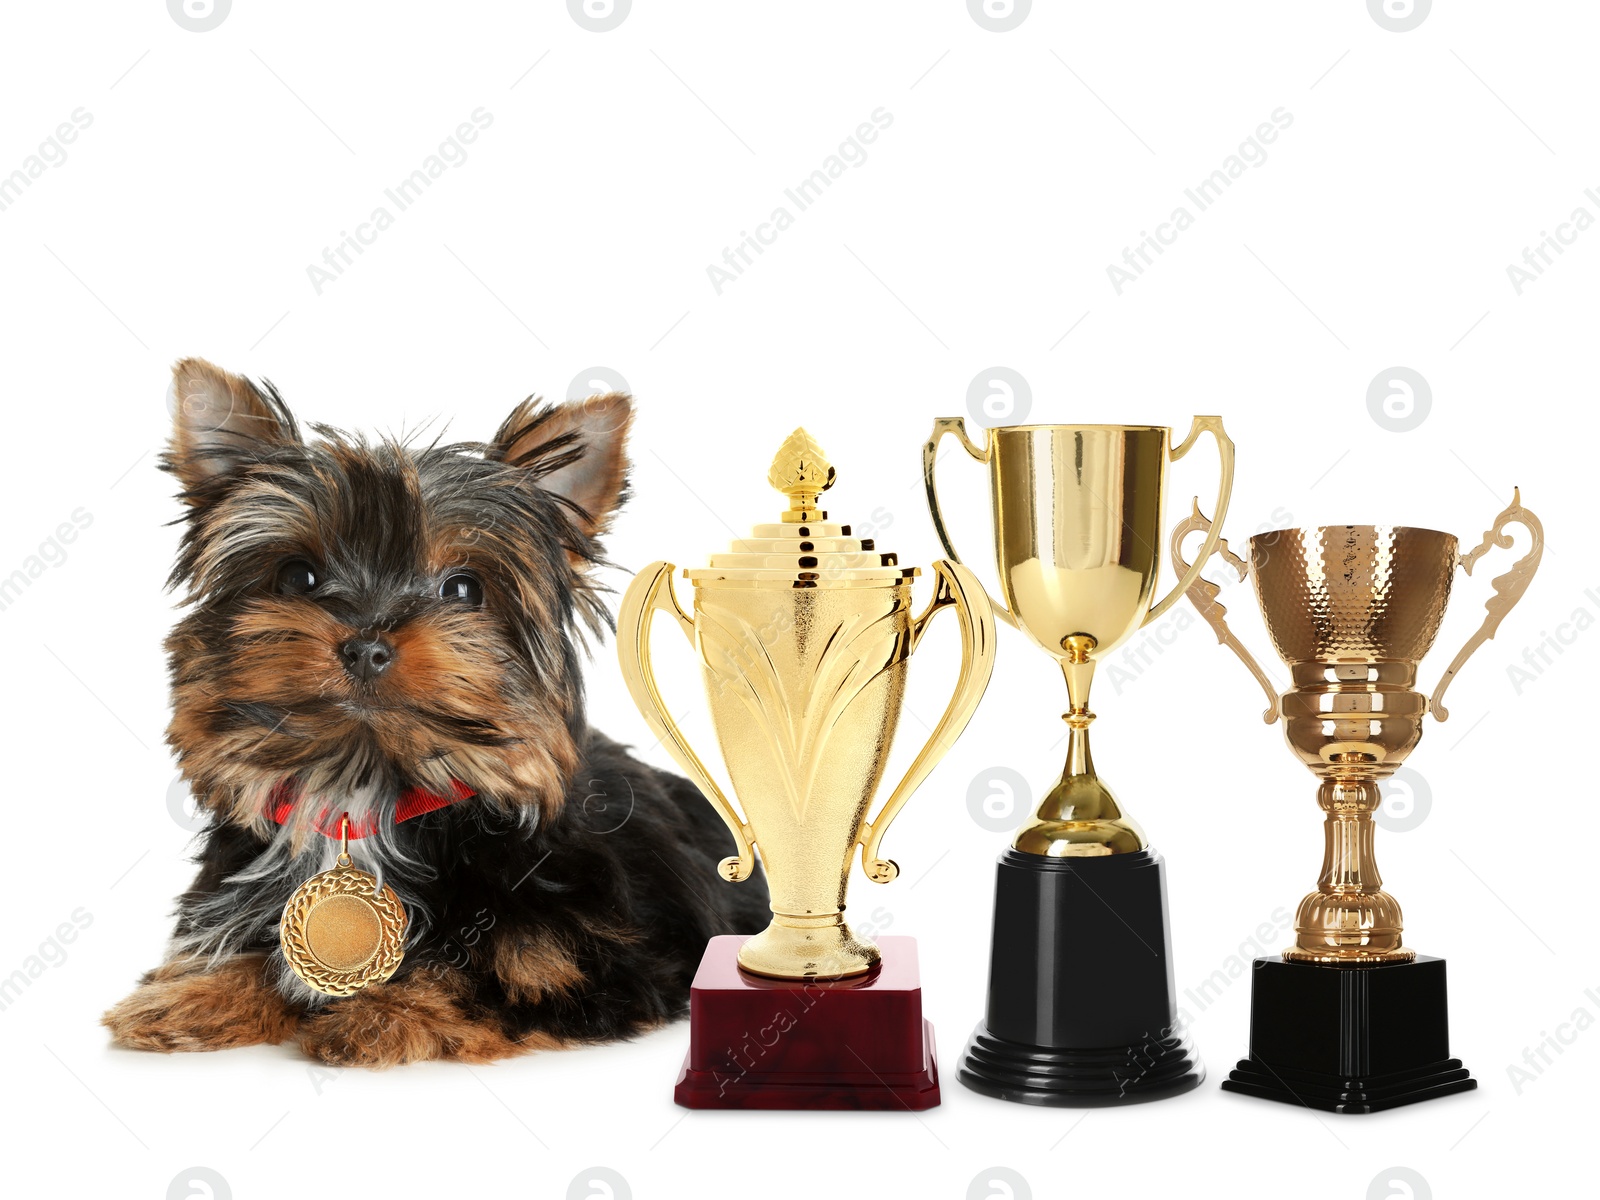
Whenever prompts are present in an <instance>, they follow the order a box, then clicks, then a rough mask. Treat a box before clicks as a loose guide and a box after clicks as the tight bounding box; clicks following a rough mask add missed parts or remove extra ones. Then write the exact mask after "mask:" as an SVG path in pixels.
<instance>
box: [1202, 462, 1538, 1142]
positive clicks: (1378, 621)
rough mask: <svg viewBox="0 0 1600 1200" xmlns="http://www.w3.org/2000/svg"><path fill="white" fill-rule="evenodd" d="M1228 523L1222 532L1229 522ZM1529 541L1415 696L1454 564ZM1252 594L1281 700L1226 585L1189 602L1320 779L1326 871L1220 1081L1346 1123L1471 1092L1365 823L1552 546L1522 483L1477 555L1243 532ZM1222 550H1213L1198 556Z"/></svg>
mask: <svg viewBox="0 0 1600 1200" xmlns="http://www.w3.org/2000/svg"><path fill="white" fill-rule="evenodd" d="M1220 523H1221V522H1220V521H1219V522H1216V523H1215V524H1218V525H1220ZM1513 523H1516V524H1520V525H1522V526H1523V527H1524V528H1525V529H1526V530H1527V531H1528V533H1529V534H1530V535H1531V538H1532V542H1531V545H1530V547H1529V549H1528V552H1527V554H1525V555H1524V556H1523V557H1522V558H1520V559H1518V560H1517V562H1516V563H1515V565H1513V566H1512V568H1511V570H1510V571H1508V572H1507V573H1506V574H1504V575H1501V576H1499V577H1498V578H1496V579H1495V580H1494V595H1493V596H1491V597H1490V598H1489V600H1488V602H1487V605H1486V607H1487V609H1488V616H1487V617H1486V618H1485V619H1484V622H1483V624H1482V626H1481V627H1480V628H1479V629H1478V631H1477V633H1475V634H1474V635H1473V636H1472V638H1471V639H1470V640H1469V641H1468V642H1467V644H1466V645H1465V646H1463V647H1462V648H1461V652H1460V653H1459V654H1457V655H1456V656H1455V658H1454V659H1453V660H1452V661H1451V663H1450V666H1449V667H1448V668H1446V670H1445V672H1444V675H1443V676H1441V677H1440V679H1439V684H1438V686H1437V687H1436V688H1434V691H1433V695H1432V697H1431V698H1430V697H1425V696H1424V695H1423V694H1422V693H1421V692H1419V691H1417V690H1416V682H1417V665H1418V663H1419V662H1420V661H1421V660H1422V658H1423V656H1424V655H1426V654H1427V652H1428V649H1429V647H1430V646H1432V645H1433V640H1434V637H1435V636H1436V635H1437V634H1438V632H1439V623H1440V621H1441V620H1442V618H1443V617H1444V610H1445V603H1446V601H1448V600H1449V598H1450V584H1451V580H1452V578H1453V576H1454V574H1455V568H1456V567H1457V566H1458V565H1459V566H1460V567H1461V568H1462V569H1463V570H1464V571H1466V572H1467V573H1468V574H1471V573H1472V568H1473V565H1474V564H1475V563H1476V562H1477V561H1478V559H1480V558H1481V557H1483V555H1485V554H1486V553H1488V551H1489V549H1490V548H1491V547H1494V546H1498V547H1500V548H1501V549H1505V548H1507V547H1509V546H1510V545H1511V544H1512V539H1511V538H1510V536H1509V535H1507V534H1506V533H1505V527H1506V526H1507V525H1509V524H1513ZM1212 525H1213V522H1211V521H1208V520H1207V519H1206V518H1205V517H1204V516H1203V515H1201V513H1200V510H1199V508H1198V507H1196V509H1195V511H1194V513H1193V515H1192V516H1191V517H1190V518H1189V519H1188V520H1187V521H1185V522H1184V523H1183V524H1182V525H1180V526H1179V527H1178V528H1177V529H1176V530H1175V531H1174V532H1173V535H1172V553H1173V559H1174V561H1176V562H1180V563H1181V562H1182V561H1183V558H1182V553H1181V544H1182V541H1183V539H1184V537H1186V536H1187V535H1188V534H1190V533H1192V532H1195V531H1197V530H1205V531H1206V535H1207V540H1208V542H1209V541H1210V540H1211V539H1212V537H1213V536H1214V534H1215V530H1214V529H1213V528H1212ZM1216 550H1217V552H1219V553H1221V554H1222V555H1223V557H1224V559H1225V561H1226V562H1227V563H1228V564H1229V565H1230V566H1231V567H1232V568H1233V569H1234V570H1235V571H1236V572H1237V573H1238V575H1239V578H1240V579H1241V580H1242V579H1243V578H1244V577H1245V575H1246V574H1247V573H1248V574H1250V575H1251V576H1252V577H1253V578H1254V580H1255V591H1256V599H1257V601H1258V602H1259V603H1260V605H1261V613H1262V616H1263V618H1264V619H1265V621H1266V626H1267V633H1268V634H1269V635H1270V636H1271V638H1272V644H1273V647H1274V648H1275V649H1276V650H1277V652H1278V656H1279V657H1280V658H1282V659H1283V661H1284V662H1285V663H1286V664H1288V667H1289V670H1290V674H1291V680H1292V686H1291V688H1290V690H1289V691H1287V692H1285V693H1283V695H1282V696H1278V695H1276V694H1275V693H1274V691H1273V688H1272V685H1271V684H1270V682H1269V681H1268V679H1267V677H1266V675H1265V674H1264V673H1263V672H1262V670H1261V668H1260V666H1259V665H1258V664H1257V663H1256V661H1255V660H1254V658H1252V657H1251V655H1250V652H1249V651H1248V650H1246V649H1245V648H1244V646H1243V645H1242V644H1240V642H1239V641H1238V639H1237V638H1235V637H1234V635H1233V633H1232V632H1231V631H1230V630H1229V628H1228V624H1227V621H1226V619H1225V611H1226V610H1225V609H1224V608H1223V607H1222V605H1220V604H1218V603H1217V596H1218V595H1219V594H1220V589H1219V588H1218V587H1217V586H1216V585H1215V584H1212V583H1209V582H1207V581H1206V580H1203V579H1202V580H1197V581H1196V582H1195V583H1194V584H1193V586H1192V587H1190V589H1189V593H1188V594H1189V599H1190V600H1191V601H1192V602H1193V603H1194V606H1195V607H1196V608H1197V609H1198V610H1199V611H1200V615H1201V616H1202V617H1204V618H1205V620H1206V621H1207V622H1208V623H1209V624H1210V625H1211V627H1212V629H1213V630H1215V631H1216V633H1217V637H1218V640H1219V641H1221V642H1222V644H1224V645H1226V646H1228V647H1229V648H1230V649H1232V650H1233V652H1234V653H1235V654H1237V655H1238V656H1239V658H1240V660H1241V661H1242V662H1243V663H1244V664H1245V666H1247V667H1249V668H1250V671H1251V673H1252V674H1254V675H1255V677H1256V679H1257V681H1258V682H1259V683H1260V684H1261V685H1262V688H1263V689H1264V690H1265V692H1266V694H1267V697H1268V699H1269V701H1270V704H1269V706H1268V708H1267V710H1266V712H1265V713H1264V714H1263V716H1264V718H1265V720H1266V722H1267V723H1268V724H1271V723H1272V722H1273V721H1276V720H1277V719H1278V718H1279V717H1280V716H1281V717H1282V718H1283V723H1284V736H1285V738H1286V739H1287V741H1288V743H1289V749H1290V750H1292V751H1293V752H1294V753H1295V755H1296V756H1297V757H1298V758H1299V759H1300V761H1301V762H1303V763H1305V764H1306V766H1308V767H1310V768H1311V770H1312V772H1313V773H1314V774H1315V775H1316V776H1317V778H1318V779H1319V780H1320V781H1321V782H1320V783H1319V785H1318V787H1317V803H1318V804H1319V805H1321V807H1322V810H1323V812H1325V813H1326V814H1327V819H1326V821H1325V823H1324V826H1323V832H1324V838H1325V841H1324V847H1325V848H1324V851H1323V859H1322V875H1321V877H1320V878H1319V879H1318V881H1317V890H1316V891H1314V892H1312V893H1311V894H1310V895H1308V896H1306V898H1305V899H1304V900H1302V901H1301V902H1300V907H1299V909H1298V910H1297V912H1296V914H1295V941H1294V945H1293V946H1290V947H1289V948H1288V949H1287V950H1285V951H1283V954H1282V957H1281V958H1272V957H1267V958H1258V959H1256V960H1255V964H1254V968H1253V970H1252V971H1251V987H1250V1057H1249V1058H1247V1059H1243V1060H1242V1061H1240V1063H1239V1065H1238V1067H1237V1068H1236V1069H1235V1070H1234V1071H1232V1072H1231V1073H1230V1074H1229V1076H1228V1078H1227V1079H1226V1080H1225V1081H1224V1082H1223V1084H1222V1086H1223V1087H1224V1088H1225V1089H1227V1090H1228V1091H1233V1092H1242V1093H1244V1094H1245V1095H1248V1096H1259V1097H1263V1098H1265V1099H1269V1100H1283V1101H1287V1102H1289V1103H1292V1104H1303V1105H1306V1106H1308V1107H1311V1108H1318V1109H1325V1110H1328V1111H1331V1112H1339V1113H1365V1112H1378V1111H1380V1110H1382V1109H1386V1108H1394V1107H1397V1106H1398V1105H1401V1104H1414V1103H1416V1102H1417V1101H1419V1100H1430V1099H1433V1098H1434V1097H1437V1096H1448V1095H1450V1094H1452V1093H1454V1092H1464V1091H1467V1090H1469V1089H1471V1088H1475V1087H1477V1086H1478V1084H1477V1081H1476V1080H1475V1079H1472V1078H1471V1077H1469V1075H1468V1074H1467V1071H1466V1070H1465V1068H1463V1067H1462V1065H1461V1060H1460V1059H1456V1058H1451V1057H1450V1038H1449V1025H1448V1021H1447V1014H1446V988H1445V963H1444V959H1442V958H1434V957H1430V956H1428V955H1419V954H1418V953H1417V952H1416V951H1415V950H1412V949H1410V948H1409V947H1407V946H1404V945H1402V944H1401V920H1400V905H1399V904H1398V903H1397V902H1396V901H1395V899H1394V897H1393V896H1391V895H1389V894H1388V893H1387V892H1385V891H1384V890H1383V880H1382V878H1381V877H1380V876H1379V875H1378V868H1377V864H1376V862H1375V861H1374V860H1373V852H1372V844H1373V824H1372V814H1373V812H1374V810H1376V809H1377V807H1378V805H1379V804H1380V803H1381V802H1382V796H1381V795H1380V793H1379V790H1378V784H1379V781H1380V780H1383V779H1386V778H1388V777H1389V776H1390V775H1392V774H1394V771H1395V769H1396V768H1397V767H1398V766H1399V765H1400V764H1401V763H1402V762H1404V761H1405V758H1406V756H1407V755H1408V754H1410V753H1411V751H1412V749H1413V748H1415V746H1416V744H1417V742H1418V741H1419V740H1420V739H1421V737H1422V717H1423V714H1424V713H1426V712H1430V711H1431V712H1432V713H1433V715H1434V717H1435V718H1437V719H1438V720H1441V721H1443V720H1445V719H1446V718H1447V717H1448V716H1449V715H1450V714H1449V712H1448V711H1447V710H1446V708H1445V706H1444V693H1445V689H1446V688H1447V687H1449V685H1450V681H1451V680H1452V679H1454V678H1455V675H1456V672H1457V671H1459V670H1460V669H1461V666H1462V664H1463V663H1465V662H1466V661H1467V659H1468V658H1469V657H1470V656H1471V655H1472V653H1473V652H1474V651H1475V650H1477V648H1478V647H1479V646H1481V645H1482V644H1483V643H1484V642H1486V641H1488V640H1489V639H1490V638H1492V637H1493V636H1494V634H1495V630H1496V629H1497V628H1498V627H1499V625H1500V622H1501V620H1502V619H1503V618H1504V617H1505V615H1506V613H1508V612H1510V611H1511V608H1512V606H1514V605H1515V604H1516V603H1517V601H1518V600H1520V599H1521V598H1522V594H1523V593H1524V592H1525V591H1527V588H1528V584H1529V582H1530V581H1531V580H1532V579H1533V573H1534V571H1535V570H1536V569H1537V567H1538V565H1539V558H1540V556H1541V555H1542V553H1543V551H1544V530H1543V527H1542V526H1541V525H1540V523H1539V518H1538V517H1536V516H1534V515H1533V513H1531V512H1529V511H1528V510H1527V509H1525V508H1523V507H1522V494H1521V492H1520V491H1518V492H1516V493H1515V494H1514V495H1513V498H1512V501H1511V506H1510V507H1509V508H1507V509H1506V510H1505V511H1503V512H1502V513H1500V515H1499V516H1497V517H1496V518H1495V520H1494V525H1493V526H1492V527H1491V528H1490V529H1489V530H1488V531H1487V532H1486V533H1485V534H1484V537H1483V541H1482V543H1481V544H1480V545H1479V546H1478V547H1477V548H1476V549H1474V550H1472V551H1471V552H1470V553H1467V554H1462V555H1459V556H1458V555H1457V553H1456V551H1457V545H1456V539H1455V537H1454V536H1452V535H1451V534H1448V533H1440V532H1438V531H1437V530H1433V529H1413V528H1410V527H1408V526H1404V525H1330V526H1326V527H1324V528H1319V529H1280V530H1278V531H1276V532H1274V533H1263V534H1257V535H1256V536H1255V537H1252V538H1251V539H1250V562H1249V564H1248V566H1247V565H1246V564H1245V563H1244V562H1243V561H1241V560H1240V559H1239V558H1238V557H1237V556H1235V555H1234V554H1233V553H1232V552H1231V551H1229V550H1228V544H1227V542H1225V541H1224V542H1220V543H1218V544H1217V545H1216ZM1210 554H1211V551H1209V550H1202V553H1201V557H1200V558H1199V560H1198V561H1199V562H1200V563H1204V562H1205V561H1206V559H1207V558H1208V557H1209V556H1210Z"/></svg>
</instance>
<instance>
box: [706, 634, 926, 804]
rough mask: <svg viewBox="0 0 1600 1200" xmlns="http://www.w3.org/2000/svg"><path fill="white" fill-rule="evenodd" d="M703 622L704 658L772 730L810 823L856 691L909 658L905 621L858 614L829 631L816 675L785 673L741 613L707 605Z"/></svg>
mask: <svg viewBox="0 0 1600 1200" xmlns="http://www.w3.org/2000/svg"><path fill="white" fill-rule="evenodd" d="M730 625H736V626H737V628H732V627H730ZM696 628H697V632H698V634H699V641H700V650H701V659H702V661H703V662H704V663H705V665H706V666H707V667H708V668H709V669H710V670H711V671H713V672H714V673H715V675H716V677H717V681H718V684H719V686H720V687H721V688H723V689H726V690H727V692H728V693H729V694H731V695H733V696H736V697H737V698H738V699H739V701H740V703H742V704H743V705H744V707H745V708H746V709H747V710H748V711H749V712H750V714H751V716H752V717H753V718H754V720H755V723H756V726H757V728H759V729H760V730H761V731H762V733H763V734H764V735H765V736H766V739H767V743H768V746H769V748H770V749H771V752H772V764H773V766H774V768H775V769H776V770H777V772H778V774H779V777H780V778H781V779H782V781H783V785H784V790H785V792H786V794H787V796H788V798H789V803H790V805H791V806H792V808H793V811H794V816H795V820H796V821H798V822H801V823H803V822H804V821H805V810H806V801H807V798H808V797H809V796H810V794H811V789H812V782H813V780H814V779H815V777H816V773H817V768H818V767H819V766H820V765H821V763H822V762H823V760H824V758H825V752H826V750H827V743H828V738H829V736H830V735H831V734H832V733H834V732H835V731H836V730H837V729H839V728H840V727H841V725H842V724H843V722H842V720H841V718H842V717H843V714H844V712H845V710H846V709H848V708H849V707H850V705H851V704H852V703H853V702H854V701H855V699H856V697H857V696H859V695H860V694H861V693H862V692H863V691H865V690H866V688H867V687H868V685H870V684H871V683H872V681H873V680H874V679H876V678H878V676H879V675H881V674H882V673H883V672H884V671H885V670H886V669H887V668H888V667H890V666H891V665H893V664H894V663H896V662H898V661H899V660H900V658H901V657H903V649H902V647H901V645H900V643H901V641H902V640H903V636H904V627H903V623H897V622H896V620H895V618H894V616H893V614H891V613H883V614H880V615H878V616H874V617H866V616H863V615H861V614H852V615H851V616H850V617H848V618H846V619H845V620H844V621H843V622H842V623H840V624H839V625H837V626H836V627H835V628H834V629H833V631H832V632H831V633H829V634H828V635H827V639H826V641H825V642H824V644H823V645H822V647H821V649H820V650H819V651H818V653H817V654H816V655H815V656H814V657H813V658H812V660H811V663H810V674H809V675H808V676H805V677H802V678H795V677H794V676H793V675H792V674H790V675H787V676H786V675H785V674H784V673H782V672H781V671H780V670H779V668H778V665H777V664H776V663H774V662H773V661H772V658H771V656H770V655H769V654H768V653H767V649H766V642H765V640H764V639H763V638H761V637H760V636H759V635H758V633H757V631H756V630H755V629H754V628H752V627H751V626H749V625H747V624H746V623H745V622H743V621H740V620H737V618H724V617H722V616H713V615H712V614H710V613H709V612H706V611H704V610H702V611H701V613H700V614H699V620H698V621H697V623H696ZM752 646H753V647H755V648H756V652H755V653H753V654H746V655H740V654H738V653H737V651H738V649H739V648H740V647H752ZM797 708H798V711H796V710H797Z"/></svg>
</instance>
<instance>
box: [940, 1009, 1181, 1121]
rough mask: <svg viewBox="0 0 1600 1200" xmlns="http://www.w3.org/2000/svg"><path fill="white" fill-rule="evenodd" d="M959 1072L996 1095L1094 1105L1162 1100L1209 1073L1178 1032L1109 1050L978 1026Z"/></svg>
mask: <svg viewBox="0 0 1600 1200" xmlns="http://www.w3.org/2000/svg"><path fill="white" fill-rule="evenodd" d="M956 1077H957V1078H958V1079H960V1080H961V1082H962V1083H964V1084H966V1085H967V1087H969V1088H971V1089H972V1090H973V1091H975V1092H978V1093H980V1094H982V1095H985V1096H993V1097H994V1098H995V1099H997V1100H1013V1101H1016V1102H1017V1103H1019V1104H1051V1105H1064V1106H1072V1107H1076V1108H1091V1107H1101V1106H1105V1105H1112V1104H1140V1103H1143V1102H1144V1101H1147V1100H1164V1099H1166V1098H1167V1097H1168V1096H1176V1095H1179V1094H1181V1093H1183V1092H1187V1091H1192V1090H1193V1089H1194V1088H1197V1087H1199V1086H1200V1083H1201V1081H1202V1080H1204V1079H1205V1077H1206V1073H1205V1068H1204V1067H1203V1066H1201V1065H1200V1060H1199V1059H1198V1058H1197V1057H1196V1056H1195V1053H1194V1046H1193V1044H1192V1043H1191V1042H1190V1041H1189V1039H1188V1038H1186V1037H1182V1036H1180V1035H1171V1036H1169V1037H1167V1038H1166V1039H1165V1040H1164V1041H1150V1042H1140V1043H1136V1044H1134V1045H1130V1046H1119V1047H1116V1048H1115V1049H1110V1050H1047V1049H1045V1048H1043V1047H1040V1046H1020V1045H1018V1044H1017V1043H1016V1042H1007V1041H1003V1040H1001V1039H1000V1038H997V1037H993V1036H991V1035H990V1033H989V1031H988V1030H987V1028H985V1027H984V1026H982V1025H979V1026H978V1028H977V1031H976V1032H974V1033H973V1035H972V1041H971V1043H970V1044H969V1045H968V1046H967V1053H966V1057H965V1058H963V1059H962V1062H961V1068H960V1070H959V1071H957V1072H956Z"/></svg>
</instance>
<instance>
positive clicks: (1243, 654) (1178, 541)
mask: <svg viewBox="0 0 1600 1200" xmlns="http://www.w3.org/2000/svg"><path fill="white" fill-rule="evenodd" d="M1197 529H1204V530H1205V531H1206V532H1207V533H1210V532H1211V530H1212V522H1211V521H1209V520H1207V519H1206V516H1205V514H1204V513H1202V512H1201V511H1200V501H1198V500H1196V501H1195V502H1194V511H1193V512H1191V513H1190V514H1189V515H1188V516H1187V517H1185V518H1184V519H1183V520H1182V521H1180V522H1178V524H1177V525H1176V526H1174V527H1173V530H1172V561H1173V562H1174V563H1176V564H1177V567H1178V570H1179V571H1180V572H1182V573H1183V574H1185V575H1187V574H1188V573H1189V572H1190V570H1192V569H1193V568H1191V567H1190V566H1189V564H1188V563H1187V562H1186V561H1185V560H1184V557H1183V539H1184V538H1186V537H1188V536H1189V535H1190V534H1191V533H1193V532H1194V531H1195V530H1197ZM1207 540H1208V541H1209V540H1210V539H1209V538H1208V539H1207ZM1216 552H1217V553H1218V554H1220V555H1221V556H1222V561H1223V562H1224V563H1226V564H1227V565H1228V566H1230V567H1232V568H1233V569H1234V570H1235V571H1237V572H1238V574H1239V578H1240V579H1241V580H1242V579H1244V577H1245V576H1246V575H1247V574H1248V573H1249V571H1250V565H1249V564H1248V563H1246V562H1245V561H1244V560H1243V559H1241V558H1240V557H1239V556H1238V555H1237V554H1235V553H1234V552H1233V551H1232V550H1230V549H1228V539H1227V538H1223V539H1222V540H1221V541H1218V542H1217V550H1216ZM1205 562H1206V560H1205V559H1203V558H1202V559H1200V560H1199V561H1198V562H1197V563H1196V564H1195V565H1196V566H1201V567H1203V566H1204V565H1205ZM1185 594H1186V595H1187V596H1188V597H1189V603H1191V604H1193V605H1194V606H1195V608H1196V609H1197V610H1198V611H1199V613H1200V615H1201V616H1202V617H1204V618H1205V619H1206V624H1207V625H1210V626H1211V628H1212V630H1213V631H1214V632H1215V633H1216V635H1217V641H1218V642H1220V643H1221V644H1222V645H1224V646H1226V647H1227V648H1228V649H1230V650H1232V651H1233V652H1234V653H1235V654H1236V655H1238V656H1239V661H1240V662H1242V663H1243V664H1244V665H1245V666H1247V667H1249V668H1250V674H1252V675H1254V676H1255V677H1256V682H1257V683H1259V684H1260V685H1261V690H1262V691H1263V692H1265V693H1266V694H1267V710H1266V711H1265V712H1264V713H1262V714H1261V719H1262V720H1263V721H1265V722H1266V723H1267V724H1268V725H1271V724H1272V723H1273V722H1274V721H1276V720H1277V719H1278V692H1277V689H1276V688H1274V687H1273V686H1272V680H1271V679H1269V678H1268V677H1267V673H1266V672H1265V671H1263V670H1262V669H1261V664H1260V663H1258V662H1257V661H1256V657H1255V655H1253V654H1251V653H1250V651H1249V650H1247V649H1245V645H1244V643H1243V642H1241V641H1240V640H1239V639H1238V638H1236V637H1235V636H1234V635H1233V630H1231V629H1229V628H1228V616H1227V614H1228V610H1227V609H1226V608H1224V607H1222V605H1220V604H1218V603H1217V597H1218V596H1220V595H1221V594H1222V589H1221V588H1219V587H1218V586H1217V585H1216V584H1214V583H1212V582H1211V581H1210V580H1209V579H1207V578H1206V577H1205V576H1203V575H1197V576H1196V577H1195V581H1194V582H1193V583H1191V584H1190V585H1189V589H1188V591H1187V592H1186V593H1185Z"/></svg>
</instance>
